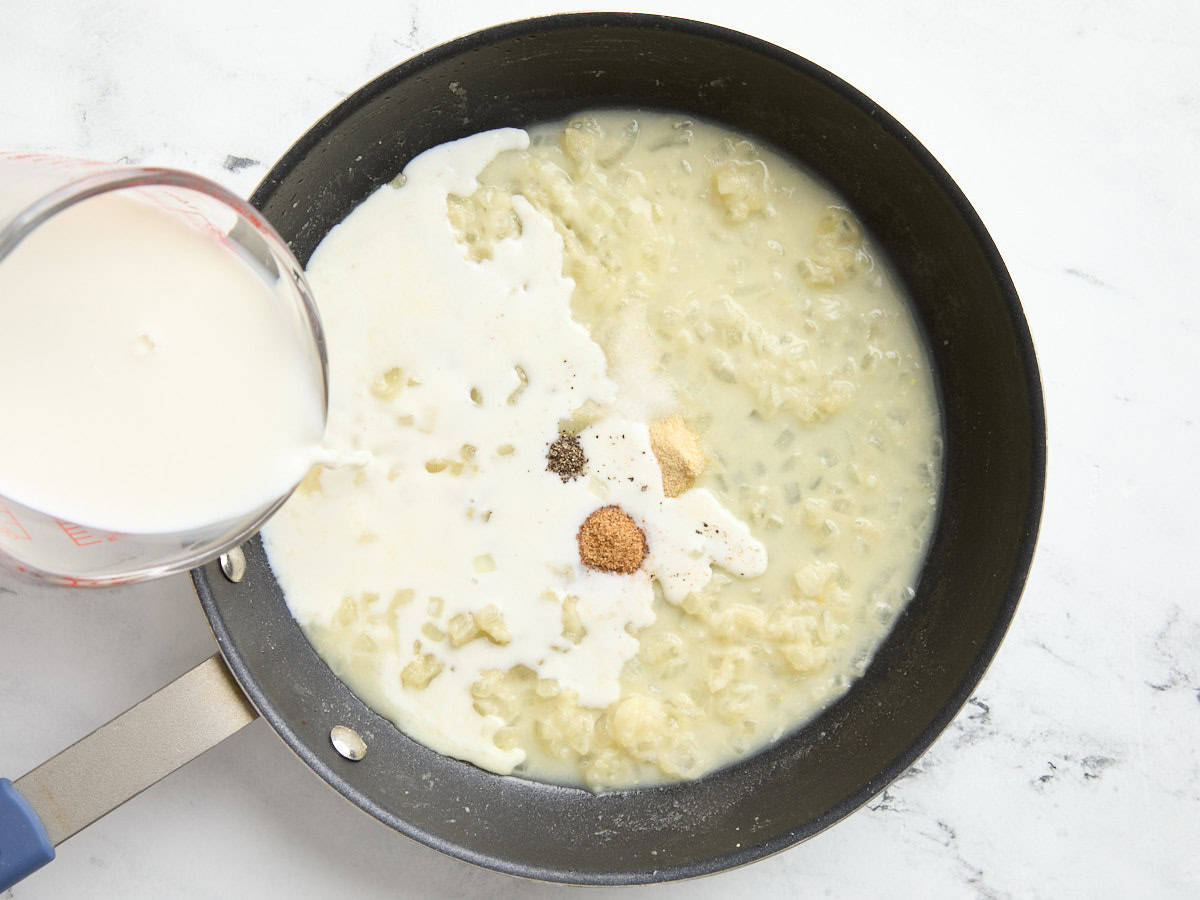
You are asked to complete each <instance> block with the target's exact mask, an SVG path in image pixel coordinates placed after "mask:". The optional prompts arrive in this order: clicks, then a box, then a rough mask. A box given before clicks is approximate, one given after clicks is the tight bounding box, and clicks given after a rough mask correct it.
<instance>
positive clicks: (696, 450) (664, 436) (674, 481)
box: [650, 416, 705, 497]
mask: <svg viewBox="0 0 1200 900" xmlns="http://www.w3.org/2000/svg"><path fill="white" fill-rule="evenodd" d="M650 448H651V449H652V450H653V451H654V455H655V456H656V457H657V458H658V467H659V468H660V469H662V479H663V493H665V494H666V495H667V496H668V497H678V496H679V495H680V494H682V493H683V492H684V491H687V490H691V488H692V485H694V484H695V483H696V479H697V478H698V477H700V473H701V472H703V471H704V463H705V459H704V448H703V447H701V446H700V438H698V437H696V433H695V432H694V431H692V429H690V428H688V427H687V425H685V424H684V423H683V417H682V416H668V417H667V418H665V419H660V420H659V421H657V422H655V423H654V424H653V425H651V426H650Z"/></svg>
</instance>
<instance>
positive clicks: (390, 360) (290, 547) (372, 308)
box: [263, 129, 766, 772]
mask: <svg viewBox="0 0 1200 900" xmlns="http://www.w3.org/2000/svg"><path fill="white" fill-rule="evenodd" d="M527 144H528V136H527V135H526V134H525V132H523V131H519V130H514V129H503V130H499V131H492V132H485V133H482V134H478V135H475V136H473V137H470V138H465V139H463V140H461V141H457V142H454V143H450V144H445V145H442V146H440V147H436V148H434V149H433V150H430V151H427V152H426V153H424V154H422V155H421V156H419V157H417V158H416V159H414V160H413V161H412V162H411V163H410V164H409V165H408V167H407V168H406V169H405V172H404V174H405V176H406V180H405V182H404V184H403V186H402V187H393V186H384V187H382V188H380V189H379V190H378V191H376V192H375V193H374V194H373V195H372V196H371V197H369V198H368V199H367V200H366V201H365V202H364V203H362V204H361V205H360V206H359V207H358V208H357V209H356V210H355V211H354V212H353V213H352V214H351V215H350V216H349V217H348V218H347V219H346V220H345V221H344V222H343V223H342V224H340V225H338V226H337V227H336V228H334V229H333V230H332V231H331V232H330V233H329V235H328V236H327V237H326V238H325V240H324V241H323V242H322V243H321V245H320V246H319V247H318V248H317V250H316V252H315V253H314V255H313V258H312V260H311V262H310V264H309V267H308V275H309V278H310V281H311V283H312V285H313V288H314V290H315V292H316V295H317V297H318V298H319V300H320V304H321V315H322V320H323V322H324V325H325V333H326V338H327V340H328V346H329V357H330V419H329V440H330V441H331V442H333V443H335V444H336V445H338V446H343V447H346V448H348V449H349V450H352V451H360V452H362V451H365V452H367V453H369V461H368V462H366V464H365V465H363V466H362V467H360V468H355V469H350V468H343V469H338V470H327V471H323V472H322V473H321V477H320V479H319V481H316V480H314V481H313V482H312V483H309V484H306V485H305V486H304V487H303V488H302V489H301V490H300V491H298V492H297V493H296V494H295V495H293V497H292V499H291V500H289V502H288V503H287V504H286V505H285V506H284V508H283V509H282V510H280V512H279V513H278V514H277V515H276V516H275V517H274V518H273V519H272V520H271V521H270V522H268V523H267V526H266V527H265V528H264V530H263V538H264V542H265V546H266V548H267V552H268V555H269V558H270V562H271V567H272V569H273V570H274V572H275V575H276V577H277V578H278V580H279V582H280V585H281V586H282V588H283V590H284V594H285V596H286V598H287V602H288V605H289V607H290V608H291V610H292V613H293V615H294V616H295V617H296V619H297V621H298V622H299V623H300V624H301V625H302V626H303V627H304V628H305V629H306V633H307V634H308V635H309V637H310V639H313V640H314V643H315V645H316V647H317V649H318V651H321V650H322V643H321V640H320V638H319V632H320V630H321V629H322V628H326V629H330V628H336V626H337V625H338V623H339V620H341V619H342V618H343V617H344V616H346V615H349V614H352V615H355V616H358V615H362V616H364V617H366V618H367V619H369V620H370V622H371V623H373V624H372V625H371V630H370V632H369V633H367V634H365V635H364V636H363V640H364V645H365V646H366V648H367V650H368V651H369V652H371V653H374V651H375V650H377V649H378V648H388V650H389V652H386V653H383V654H379V661H378V667H379V668H378V669H375V668H374V666H375V663H374V662H373V663H372V671H371V674H370V675H369V676H364V677H366V678H368V680H364V677H359V676H356V675H355V673H353V672H347V671H344V670H339V672H338V674H339V675H341V676H342V677H344V678H346V680H347V681H348V682H349V683H350V685H351V687H353V688H354V689H355V690H356V691H358V692H359V693H360V694H361V695H363V696H364V697H366V698H367V699H368V702H370V703H371V704H372V705H373V706H375V707H376V709H377V710H379V711H380V712H381V713H383V714H384V715H386V716H388V717H389V718H391V719H392V720H393V721H395V722H397V724H399V725H400V726H401V727H402V728H403V729H404V730H405V731H406V732H408V733H409V734H410V735H411V736H412V737H414V738H416V739H417V740H419V741H421V742H422V743H424V744H426V745H428V746H430V747H432V748H433V749H435V750H438V751H440V752H442V753H447V754H450V755H453V756H457V757H459V758H462V759H466V760H470V761H472V762H475V763H476V764H478V765H480V766H483V767H485V768H488V769H492V770H494V771H498V772H510V771H511V770H512V769H513V767H514V766H516V765H518V764H519V763H520V762H521V761H522V759H523V757H524V751H523V750H520V749H503V748H501V747H499V746H497V744H496V743H495V741H494V740H493V737H494V736H495V733H496V731H497V729H498V728H499V727H500V726H501V725H503V721H502V720H501V719H499V718H498V717H496V716H484V715H481V714H480V713H478V712H477V711H476V710H475V709H474V707H473V701H472V697H471V686H472V685H473V684H474V683H475V682H476V681H478V679H479V678H480V676H481V675H482V673H484V672H485V671H487V670H500V671H507V670H508V669H510V668H512V667H514V666H517V665H524V666H527V667H528V668H530V669H531V670H533V671H535V672H537V673H538V674H539V675H540V676H542V677H544V678H554V679H557V680H558V683H559V684H560V685H561V686H562V687H563V688H564V689H566V690H571V691H574V692H575V693H576V694H577V695H578V697H579V701H580V702H581V703H582V704H584V705H587V706H593V707H604V706H607V705H608V704H610V703H612V702H614V701H615V700H617V698H618V696H619V693H620V683H619V678H620V674H621V669H622V667H623V666H624V664H625V662H626V661H627V660H629V659H630V658H631V657H633V656H634V655H635V654H636V652H637V649H638V641H637V639H636V637H634V636H633V633H632V632H634V631H636V629H637V628H639V627H640V626H644V625H648V624H650V623H651V622H653V621H654V617H655V613H654V597H655V590H654V582H657V583H658V584H659V585H660V587H661V588H662V592H663V595H664V597H665V598H666V599H667V600H668V601H672V602H678V601H679V600H681V599H682V598H683V597H684V596H686V595H687V593H688V592H689V591H692V590H696V589H698V588H700V587H703V586H704V585H705V584H706V583H707V582H708V581H709V579H710V578H711V576H712V569H711V566H712V564H713V563H714V562H715V563H718V564H720V565H722V566H723V567H725V568H726V569H727V570H729V571H731V572H733V573H735V574H739V575H757V574H760V573H761V572H762V571H763V569H764V568H765V566H766V551H765V550H764V549H763V546H762V544H760V543H759V542H758V541H757V540H755V539H754V538H753V537H752V536H751V535H750V532H749V529H748V528H747V527H746V526H745V525H744V524H743V523H742V522H741V521H739V520H738V519H737V518H735V517H734V516H733V515H732V514H731V513H729V512H728V511H727V510H726V509H724V508H723V507H722V506H721V505H720V504H719V503H718V501H717V500H716V498H715V497H714V496H713V495H712V494H711V493H709V492H708V491H706V490H699V489H698V490H693V491H689V492H687V493H685V494H683V495H681V496H680V497H677V498H668V497H665V496H664V494H663V486H662V475H661V471H660V470H659V468H658V463H657V462H656V460H655V457H654V455H653V452H652V450H651V445H650V438H649V431H648V428H647V426H646V425H645V424H644V423H642V422H638V421H631V420H628V419H625V418H617V417H615V416H614V417H610V418H607V419H603V420H601V421H599V422H597V423H595V424H593V425H592V426H590V427H588V428H587V429H585V430H584V431H583V433H582V434H581V435H580V442H581V444H582V446H583V449H584V451H585V452H586V454H587V457H588V471H587V474H586V475H585V476H584V477H582V478H579V479H577V480H575V481H569V482H563V481H562V480H561V479H560V478H559V477H558V476H557V475H555V474H553V473H552V472H548V471H546V448H547V446H548V444H549V443H550V442H551V441H553V440H554V439H555V438H556V437H557V434H558V429H559V422H560V420H564V419H567V418H569V417H570V416H571V415H572V413H573V412H574V411H575V410H576V409H577V408H578V407H580V406H582V405H583V404H584V402H585V401H587V400H589V399H591V400H593V401H595V402H597V403H600V404H605V405H608V404H613V403H614V402H615V401H617V400H618V399H619V398H618V397H617V396H616V394H617V386H616V385H615V384H614V382H613V381H612V380H611V379H610V378H609V376H608V374H607V372H606V360H605V356H604V352H603V351H602V350H601V348H600V346H599V345H598V344H597V343H595V341H593V340H592V338H591V336H590V335H589V333H588V331H587V330H586V329H585V328H584V327H583V326H582V325H580V324H579V323H577V322H576V321H575V320H574V319H573V318H572V316H571V307H570V299H571V292H572V289H573V287H574V285H573V283H572V282H571V281H570V279H568V278H566V277H564V276H563V274H562V268H563V256H562V254H563V249H562V247H563V245H562V239H561V238H560V237H559V236H558V234H557V233H556V232H555V230H554V226H553V224H552V223H551V222H550V221H549V220H548V219H547V218H546V217H545V216H543V215H542V214H540V213H538V212H537V211H536V210H534V209H533V207H532V206H531V205H529V204H528V203H527V202H525V201H524V198H521V197H517V198H515V209H516V212H517V215H518V216H519V218H520V222H521V234H520V236H519V237H516V238H513V239H510V240H505V241H502V242H500V243H498V244H497V245H496V247H495V251H494V254H493V257H492V258H491V259H487V260H483V261H481V262H479V263H475V262H471V261H470V260H468V259H467V257H466V249H465V248H464V247H463V245H462V244H460V243H459V242H458V241H457V239H456V237H455V234H454V231H453V229H452V228H451V225H450V222H449V220H448V218H447V208H446V203H447V196H448V195H449V194H457V195H465V194H469V193H470V192H471V191H473V190H474V189H475V187H476V186H477V183H476V176H477V175H478V174H479V172H480V171H482V169H483V168H484V166H485V165H486V164H487V163H488V162H490V161H491V160H492V159H493V158H494V157H495V156H496V155H497V154H498V153H500V152H502V151H503V150H506V149H509V148H521V147H525V146H527ZM608 504H618V505H620V506H621V507H622V508H623V509H624V510H625V511H626V512H627V513H629V515H631V516H632V517H633V518H634V520H635V521H637V522H638V524H639V526H640V527H641V528H642V530H643V531H644V533H645V535H646V540H647V544H648V547H649V555H648V556H647V558H646V561H645V562H644V564H643V566H642V568H641V569H639V570H638V571H636V572H634V573H633V574H631V575H619V574H612V573H608V572H600V571H596V570H592V569H588V568H586V567H585V566H584V565H583V564H582V563H581V562H580V559H579V552H578V548H577V545H576V532H577V531H578V529H579V526H580V524H581V523H582V522H583V520H584V519H585V518H586V517H587V516H588V515H589V514H590V513H591V512H592V511H594V510H595V509H596V508H597V507H600V506H604V505H608ZM570 598H574V602H575V607H576V609H577V612H578V615H579V619H580V620H581V622H582V625H583V628H584V631H585V633H584V635H583V637H582V638H580V639H578V640H577V641H576V640H572V639H570V638H568V637H566V636H565V635H564V613H563V608H564V603H565V602H566V601H568V600H569V599H570ZM488 606H493V607H495V608H496V610H497V611H498V612H499V613H500V614H501V615H502V617H503V623H504V629H503V631H504V632H507V636H506V637H505V636H501V637H500V638H499V639H492V638H493V637H495V635H494V634H493V635H492V637H489V638H486V639H485V638H484V637H483V636H479V637H476V638H475V639H472V640H470V641H468V642H466V643H463V644H462V645H461V646H459V647H452V646H451V645H450V641H448V640H447V639H446V633H447V632H452V630H453V621H454V620H455V617H457V616H465V615H466V614H468V613H471V614H477V613H479V612H480V611H481V610H482V609H484V608H486V607H488ZM374 658H375V657H373V659H374ZM414 664H416V665H420V666H422V667H423V668H424V671H425V672H426V674H428V672H430V671H433V670H434V669H436V670H437V674H436V675H435V676H434V677H432V679H430V680H428V683H427V684H424V685H414V684H412V683H406V678H405V676H404V670H405V668H406V667H407V666H410V665H414ZM360 675H361V673H360ZM412 680H413V679H412V678H411V677H410V678H409V679H407V681H409V682H411V681H412Z"/></svg>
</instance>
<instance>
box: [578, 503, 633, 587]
mask: <svg viewBox="0 0 1200 900" xmlns="http://www.w3.org/2000/svg"><path fill="white" fill-rule="evenodd" d="M575 538H576V540H577V541H578V542H579V559H580V560H581V561H582V562H583V564H584V565H585V566H588V567H590V568H593V569H600V570H602V571H604V572H620V573H621V574H623V575H628V574H629V573H630V572H636V571H637V570H638V567H639V566H641V564H642V560H644V559H645V558H646V554H647V553H649V552H650V549H649V548H648V547H647V546H646V535H645V534H644V533H643V532H642V529H640V528H639V527H638V524H637V522H635V521H633V519H631V518H630V517H629V514H628V513H626V512H625V510H623V509H621V507H619V506H602V507H600V508H599V509H598V510H596V511H595V512H594V513H592V514H591V515H590V516H588V517H587V518H586V519H584V520H583V524H582V525H580V526H579V533H578V534H577V535H576V536H575Z"/></svg>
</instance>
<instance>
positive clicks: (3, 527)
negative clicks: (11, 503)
mask: <svg viewBox="0 0 1200 900" xmlns="http://www.w3.org/2000/svg"><path fill="white" fill-rule="evenodd" d="M0 537H2V538H8V539H9V540H10V541H32V540H33V538H32V537H30V536H29V532H28V531H26V530H25V526H24V525H22V524H21V523H20V522H18V521H17V517H16V516H14V515H13V513H12V510H10V509H9V508H8V507H7V506H5V505H4V504H3V503H0Z"/></svg>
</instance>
